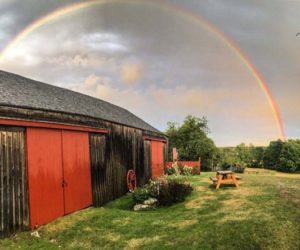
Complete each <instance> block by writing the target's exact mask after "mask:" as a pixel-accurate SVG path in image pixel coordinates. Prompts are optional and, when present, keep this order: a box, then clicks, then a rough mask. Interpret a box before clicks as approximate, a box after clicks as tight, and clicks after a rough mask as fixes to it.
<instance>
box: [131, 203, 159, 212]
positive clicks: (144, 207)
mask: <svg viewBox="0 0 300 250" xmlns="http://www.w3.org/2000/svg"><path fill="white" fill-rule="evenodd" d="M154 208H155V207H154V206H150V205H144V204H137V205H135V206H134V207H133V210H134V211H147V210H152V209H154Z"/></svg>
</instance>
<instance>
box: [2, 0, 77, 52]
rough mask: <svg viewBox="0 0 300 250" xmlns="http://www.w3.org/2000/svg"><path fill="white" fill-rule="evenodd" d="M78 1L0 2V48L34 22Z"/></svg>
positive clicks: (29, 0)
mask: <svg viewBox="0 0 300 250" xmlns="http://www.w3.org/2000/svg"><path fill="white" fill-rule="evenodd" d="M76 2H79V0H64V1H61V0H51V1H49V0H38V1H37V0H24V1H22V0H9V1H8V0H2V1H1V0H0V48H3V47H4V46H5V45H6V44H7V43H8V42H9V41H10V40H11V39H12V38H13V37H14V36H15V35H17V34H18V33H19V32H20V31H22V30H23V29H24V27H26V26H27V25H28V24H30V23H31V22H33V21H34V20H36V19H38V18H40V17H42V16H44V15H46V14H47V13H50V12H51V11H53V10H55V9H56V8H58V7H63V6H66V5H68V4H72V3H76Z"/></svg>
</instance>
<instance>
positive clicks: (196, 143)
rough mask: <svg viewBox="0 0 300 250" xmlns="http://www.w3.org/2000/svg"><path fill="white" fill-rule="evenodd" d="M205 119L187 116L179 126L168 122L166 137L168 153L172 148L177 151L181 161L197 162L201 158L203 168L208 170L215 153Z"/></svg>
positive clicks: (215, 149)
mask: <svg viewBox="0 0 300 250" xmlns="http://www.w3.org/2000/svg"><path fill="white" fill-rule="evenodd" d="M207 124H208V122H207V119H206V117H202V118H198V117H195V116H192V115H188V116H187V117H186V118H185V119H184V121H183V124H182V125H181V126H179V125H178V124H177V123H174V122H168V129H167V131H166V135H167V136H168V137H169V152H170V153H171V150H172V148H173V147H176V148H177V149H178V151H179V157H180V159H181V160H190V161H193V160H198V159H199V158H201V164H202V167H203V168H210V167H211V165H212V162H213V157H214V155H215V153H216V151H217V148H216V146H215V143H214V142H213V140H212V139H210V138H209V137H208V136H207V134H208V133H209V128H208V125H207Z"/></svg>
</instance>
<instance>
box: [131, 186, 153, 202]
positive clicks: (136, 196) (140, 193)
mask: <svg viewBox="0 0 300 250" xmlns="http://www.w3.org/2000/svg"><path fill="white" fill-rule="evenodd" d="M150 197H151V196H150V192H149V190H148V188H147V187H144V188H137V189H136V190H134V192H133V193H132V198H133V200H134V202H135V204H138V203H143V202H144V201H145V200H148V199H149V198H150Z"/></svg>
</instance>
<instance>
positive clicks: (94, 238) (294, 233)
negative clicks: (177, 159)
mask: <svg viewBox="0 0 300 250" xmlns="http://www.w3.org/2000/svg"><path fill="white" fill-rule="evenodd" d="M212 174H213V173H202V174H201V176H193V177H189V178H188V179H189V181H190V182H192V184H193V187H194V191H193V193H192V195H191V196H189V197H188V198H187V200H186V201H185V202H183V203H180V204H176V205H173V206H171V207H163V208H159V209H157V210H155V211H146V212H134V211H132V210H131V207H132V200H131V197H130V195H126V196H124V197H122V198H120V199H118V200H115V201H113V202H111V203H109V204H107V205H106V206H104V207H101V208H88V209H85V210H82V211H79V212H76V213H74V214H71V215H68V216H65V217H63V218H60V219H58V220H56V221H54V222H52V223H50V224H48V225H46V226H43V227H41V228H39V230H38V232H39V234H40V236H41V237H40V238H35V237H32V236H31V235H30V232H23V233H19V234H17V235H16V236H14V237H11V238H8V239H4V240H1V241H0V248H3V249H18V248H19V249H296V250H299V249H300V175H291V174H281V173H276V172H272V171H260V170H258V173H257V172H254V173H252V174H244V175H242V177H243V181H242V183H241V187H240V188H239V189H236V188H235V187H233V186H223V187H221V188H220V189H219V190H215V189H214V188H212V187H211V186H210V181H209V179H208V177H209V176H211V175H212Z"/></svg>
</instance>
